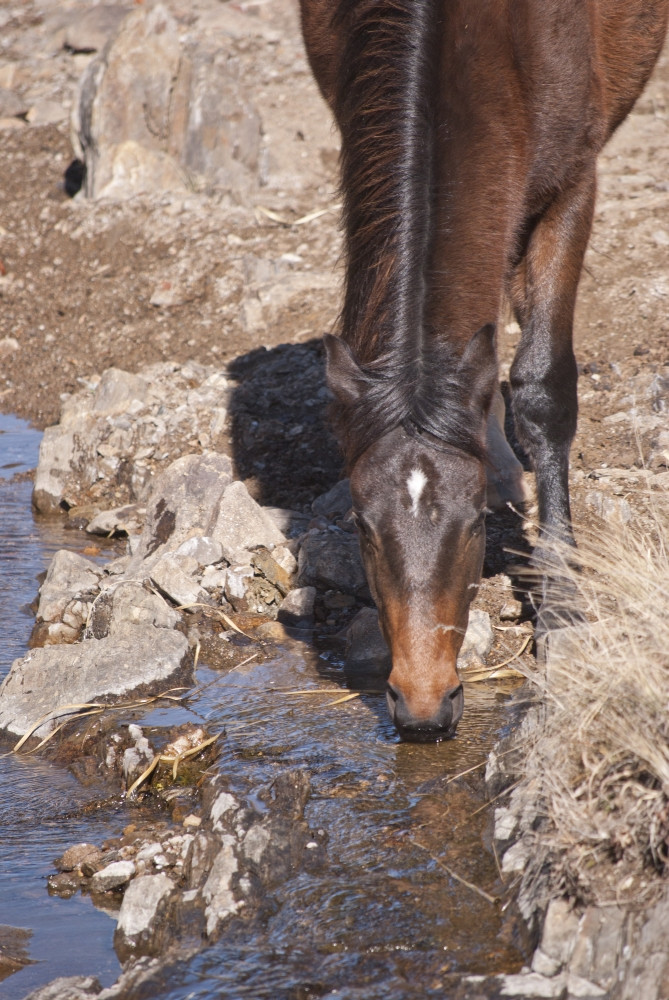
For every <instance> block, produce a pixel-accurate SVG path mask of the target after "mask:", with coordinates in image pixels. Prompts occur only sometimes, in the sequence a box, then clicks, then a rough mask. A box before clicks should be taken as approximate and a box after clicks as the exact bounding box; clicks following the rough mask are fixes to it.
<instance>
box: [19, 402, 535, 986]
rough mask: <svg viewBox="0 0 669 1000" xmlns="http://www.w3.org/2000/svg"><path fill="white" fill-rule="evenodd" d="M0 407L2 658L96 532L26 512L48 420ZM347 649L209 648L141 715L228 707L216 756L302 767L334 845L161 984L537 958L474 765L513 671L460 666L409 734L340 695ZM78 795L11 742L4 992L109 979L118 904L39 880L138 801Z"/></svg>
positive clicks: (257, 772)
mask: <svg viewBox="0 0 669 1000" xmlns="http://www.w3.org/2000/svg"><path fill="white" fill-rule="evenodd" d="M0 421H1V422H0V477H2V478H0V510H1V511H2V516H3V521H2V529H0V535H1V536H2V542H1V543H0V560H1V562H2V565H1V566H0V612H1V613H2V617H1V618H0V621H2V622H3V623H4V624H3V633H4V634H3V641H2V648H1V650H0V674H4V673H5V672H6V671H7V669H8V668H9V666H10V664H11V661H12V659H13V658H14V657H16V656H19V655H22V653H23V652H24V650H25V646H26V642H27V638H28V635H29V632H30V628H31V618H30V617H29V616H28V615H27V614H26V613H25V612H24V611H22V610H21V609H22V607H24V606H25V605H27V604H29V603H30V602H31V601H32V600H33V599H34V597H35V593H36V590H37V581H36V576H37V574H38V573H39V572H41V571H42V570H43V569H45V568H46V565H47V563H48V560H49V557H50V555H51V553H52V552H53V551H54V550H55V549H56V548H60V547H64V546H67V547H68V548H75V549H78V550H79V551H81V550H82V549H83V548H84V547H85V546H86V544H87V543H86V540H85V538H84V539H82V536H81V535H79V534H78V533H77V532H72V531H64V530H63V529H62V526H61V525H60V524H59V523H58V522H55V523H53V522H44V523H42V522H37V521H35V520H34V519H33V515H32V513H31V508H30V491H31V483H30V481H28V480H23V479H21V477H19V478H18V480H17V478H16V476H15V477H14V479H10V478H9V476H11V475H14V474H15V473H16V472H21V471H22V470H23V469H28V468H31V467H34V465H35V464H36V449H37V445H38V440H39V435H38V434H37V433H36V432H34V431H31V430H30V429H29V428H27V427H26V425H25V424H22V423H21V422H19V421H16V420H13V418H8V417H1V418H0ZM14 461H16V462H18V463H19V464H18V466H15V467H13V468H8V464H9V463H11V462H14ZM253 652H254V647H253V646H250V647H249V654H248V655H249V657H251V656H252V654H253ZM338 655H339V654H337V652H336V651H333V650H326V651H325V652H322V651H321V652H320V653H319V652H318V651H316V650H315V649H314V648H313V647H312V646H311V645H308V644H306V643H304V644H303V643H299V642H295V643H293V644H292V645H291V646H290V648H285V649H281V650H280V651H278V652H277V654H276V656H273V657H272V658H271V659H269V660H267V659H264V660H263V659H260V658H252V659H249V660H248V662H247V663H245V664H244V665H242V666H239V667H237V668H235V669H234V670H233V671H231V672H229V673H227V674H221V673H218V672H216V671H214V670H212V669H210V668H208V667H207V666H206V665H203V666H201V667H200V669H199V671H198V678H197V680H198V684H199V686H201V688H202V690H201V693H200V694H199V695H198V696H197V698H193V699H191V700H190V701H189V702H188V703H187V704H185V705H182V706H180V707H176V708H165V709H163V708H157V709H154V710H153V711H151V712H150V714H149V715H147V716H146V718H145V719H144V720H143V724H145V725H148V726H156V725H167V724H169V725H171V724H174V723H178V722H182V721H185V720H187V719H192V720H194V721H195V720H197V721H202V720H204V721H206V722H207V724H208V725H209V726H210V727H211V728H212V730H218V729H220V728H221V727H224V728H225V731H226V734H227V736H226V738H225V739H224V740H222V741H221V747H222V751H221V756H220V758H219V761H218V763H217V766H218V767H219V768H220V769H221V770H222V771H223V772H224V773H225V774H226V777H227V779H228V781H229V784H230V788H231V790H232V791H237V792H239V793H240V794H242V795H243V794H246V795H252V794H253V789H254V788H257V786H258V785H259V784H260V783H263V782H265V781H267V780H268V779H269V778H271V776H272V775H273V773H274V772H275V771H276V770H277V769H278V768H286V767H301V768H304V769H305V770H306V771H308V773H309V775H310V777H311V781H312V796H311V799H310V801H309V803H308V805H307V819H308V822H309V824H310V826H311V827H312V828H313V829H316V830H321V829H322V830H324V831H325V833H326V835H327V837H328V847H327V862H326V863H325V864H324V865H322V866H320V867H315V866H310V867H308V869H307V870H303V871H301V872H300V873H298V874H296V875H295V876H294V877H293V878H291V879H290V880H289V881H288V882H287V883H285V884H284V885H282V886H281V887H280V889H279V890H278V891H277V893H276V898H275V899H273V900H272V901H271V905H268V907H266V908H265V911H264V914H263V916H262V919H261V918H257V919H252V920H239V921H237V922H236V923H233V924H232V925H231V926H230V928H229V931H228V932H227V933H226V934H225V935H224V938H223V940H222V941H221V942H219V943H218V944H216V945H214V946H213V947H211V948H209V949H206V950H204V951H203V952H202V953H200V954H199V955H197V956H196V957H195V958H194V959H192V960H191V961H190V962H187V963H184V964H183V965H182V966H180V967H179V969H178V971H177V972H174V971H172V973H171V974H170V976H169V978H168V980H166V982H165V983H164V988H163V989H162V990H161V991H160V993H158V994H156V997H161V998H164V1000H167V998H170V1000H186V998H189V1000H190V998H193V1000H194V998H202V1000H205V998H206V1000H213V998H229V1000H236V998H242V997H244V998H246V997H248V998H268V1000H269V998H271V1000H284V998H285V1000H306V998H309V997H320V996H325V995H330V994H333V995H334V994H336V996H337V997H338V998H346V997H350V998H353V997H363V996H364V997H366V998H367V997H370V996H373V997H374V998H389V1000H390V998H393V1000H404V998H406V997H410V996H416V997H430V996H435V997H437V996H439V997H443V996H445V995H448V990H447V989H446V988H445V984H446V983H447V982H448V981H449V977H451V976H457V975H458V974H462V973H463V972H469V973H478V974H485V973H493V972H501V971H504V972H512V971H516V970H517V969H518V968H519V967H520V965H521V964H522V962H523V959H524V958H526V955H524V954H522V953H521V951H519V950H518V949H519V946H518V943H517V940H516V925H515V920H514V918H513V917H512V916H511V913H510V910H509V909H506V908H505V904H504V899H503V897H504V890H505V887H504V885H503V883H502V882H501V880H500V877H499V873H498V869H497V866H496V862H495V858H494V854H493V853H492V850H491V848H490V844H489V833H490V812H491V809H490V808H489V807H488V806H487V805H486V797H485V791H484V788H483V783H482V773H483V768H482V766H480V765H481V764H482V763H483V762H484V760H485V758H486V755H487V753H488V751H489V749H490V748H491V746H492V745H493V743H494V742H495V740H496V739H497V738H498V737H499V736H500V734H501V733H502V732H503V731H504V730H505V728H507V727H508V726H509V725H510V724H511V721H512V716H511V710H510V709H509V707H508V703H509V691H508V689H505V688H502V687H493V686H491V685H468V686H467V688H466V693H465V697H466V709H465V716H464V719H463V722H462V723H461V726H460V731H459V733H458V736H457V738H456V739H454V740H452V741H450V742H448V743H442V744H439V745H436V746H434V745H432V746H414V745H409V744H401V743H399V742H398V740H397V737H396V735H395V732H394V729H393V727H392V725H391V723H390V720H389V718H388V715H387V710H386V706H385V697H383V696H378V695H374V694H363V695H361V696H360V697H358V698H356V699H353V700H349V701H345V702H340V703H339V704H333V702H334V701H336V700H337V698H338V696H339V695H338V694H337V693H329V692H332V689H335V690H336V691H337V692H340V693H345V691H342V690H341V689H342V687H343V681H342V672H341V664H340V663H339V661H338ZM318 689H321V690H322V693H318V694H313V695H311V694H310V695H296V694H291V693H290V692H294V691H304V690H311V691H316V690H318ZM86 803H87V795H86V790H85V789H83V788H82V787H81V786H79V785H78V783H77V782H76V781H75V779H74V778H73V777H71V776H70V775H69V773H68V772H65V771H62V770H60V769H57V768H55V767H54V766H52V765H48V764H46V763H44V762H40V761H39V760H38V759H36V758H34V757H33V758H30V757H29V758H20V759H17V758H16V757H13V756H5V757H3V758H1V759H0V837H1V838H2V846H3V850H2V851H1V852H0V924H9V925H12V926H15V927H16V926H20V927H25V928H29V929H31V930H32V933H33V936H32V939H31V941H30V943H29V946H28V949H29V954H30V956H31V958H32V959H33V960H34V962H35V963H36V964H33V965H29V966H27V967H26V968H25V969H23V970H22V971H21V972H18V973H16V974H14V975H12V976H10V977H9V978H8V979H6V980H5V981H4V982H3V983H2V987H1V989H2V995H3V996H4V997H6V998H7V1000H18V998H21V997H23V996H25V994H26V993H27V992H28V991H29V990H30V989H32V988H34V987H35V986H36V985H38V984H39V983H42V982H46V981H48V980H50V979H52V978H54V977H55V976H57V975H65V974H69V975H72V974H75V973H90V974H95V975H97V976H98V978H99V979H100V980H101V982H103V984H108V983H110V982H112V981H113V979H114V978H115V977H116V975H117V974H118V971H119V967H118V963H117V961H116V958H115V956H114V952H113V950H112V934H113V929H114V922H113V920H112V919H111V918H110V917H109V916H107V915H106V914H104V913H102V912H100V911H98V910H96V909H95V908H94V907H93V905H92V904H91V902H90V900H89V899H88V898H87V897H82V896H80V895H78V896H75V897H73V898H71V899H69V900H61V899H58V898H52V897H49V896H48V894H47V889H46V877H47V876H48V874H49V873H50V872H51V871H53V859H54V858H55V857H57V856H58V854H60V853H62V850H63V849H64V848H65V847H67V846H69V845H70V844H73V843H75V842H77V841H79V840H84V839H86V840H90V841H93V842H94V843H98V844H99V843H101V841H102V840H104V838H105V837H106V836H109V835H110V834H112V833H119V832H120V830H121V829H122V827H123V826H124V825H125V824H126V823H127V822H128V821H129V815H130V813H129V811H128V810H127V809H126V808H125V807H124V808H122V809H121V808H119V809H116V810H110V809H107V810H105V809H104V808H101V809H94V810H93V811H87V810H86Z"/></svg>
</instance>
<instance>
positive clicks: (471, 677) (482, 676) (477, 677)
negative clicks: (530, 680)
mask: <svg viewBox="0 0 669 1000" xmlns="http://www.w3.org/2000/svg"><path fill="white" fill-rule="evenodd" d="M531 641H532V635H527V636H525V638H524V640H523V642H522V644H521V646H520V649H518V650H517V652H515V653H514V654H513V656H510V657H509V658H508V659H507V660H502V662H501V663H494V664H493V665H492V666H490V667H475V668H474V669H473V670H464V671H463V680H465V681H470V682H471V683H475V682H477V681H489V680H503V679H505V678H508V677H525V676H526V675H525V673H524V671H522V670H516V669H514V668H511V669H509V667H508V665H509V663H513V661H514V660H517V659H518V658H519V657H520V656H522V655H523V653H524V652H525V650H526V649H527V647H528V646H529V644H530V642H531Z"/></svg>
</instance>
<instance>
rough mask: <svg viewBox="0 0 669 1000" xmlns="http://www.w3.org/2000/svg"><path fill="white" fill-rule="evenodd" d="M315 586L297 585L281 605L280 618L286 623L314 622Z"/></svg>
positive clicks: (304, 623)
mask: <svg viewBox="0 0 669 1000" xmlns="http://www.w3.org/2000/svg"><path fill="white" fill-rule="evenodd" d="M315 600H316V588H315V587H296V588H295V589H294V590H291V591H290V592H289V593H288V594H287V595H286V597H284V599H283V600H282V602H281V604H280V605H279V613H278V616H277V617H278V619H279V621H280V622H281V623H282V624H284V625H307V624H311V623H312V622H313V617H314V601H315Z"/></svg>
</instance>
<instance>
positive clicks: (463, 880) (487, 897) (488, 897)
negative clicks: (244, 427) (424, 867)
mask: <svg viewBox="0 0 669 1000" xmlns="http://www.w3.org/2000/svg"><path fill="white" fill-rule="evenodd" d="M411 843H412V844H414V845H415V846H416V847H420V849H421V851H425V852H426V854H428V855H429V857H430V859H431V860H432V861H434V863H435V865H437V867H439V868H441V869H442V870H443V871H445V872H446V874H447V875H450V876H451V878H454V879H455V881H456V882H459V883H460V885H464V886H465V888H467V889H471V891H472V892H475V893H476V894H477V895H478V896H481V898H482V899H485V900H487V902H488V903H492V904H493V906H494V905H495V904H496V903H499V899H498V898H497V897H496V896H491V895H490V893H488V892H486V891H485V889H480V888H479V887H478V886H477V885H474V883H473V882H468V881H467V879H466V878H463V877H462V875H458V873H457V872H454V871H453V869H452V868H449V867H448V865H447V864H444V862H443V861H440V860H439V858H435V856H434V854H432V852H431V851H430V850H429V849H428V848H427V847H426V846H425V844H419V842H418V841H417V840H412V841H411Z"/></svg>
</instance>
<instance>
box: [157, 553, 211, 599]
mask: <svg viewBox="0 0 669 1000" xmlns="http://www.w3.org/2000/svg"><path fill="white" fill-rule="evenodd" d="M197 569H198V564H197V560H196V559H193V558H192V557H189V556H186V557H183V558H181V559H179V558H178V557H177V556H176V555H172V554H170V553H166V554H165V555H163V556H161V557H160V559H159V560H158V562H157V563H156V564H155V565H154V566H153V568H152V570H151V579H152V581H153V582H154V583H155V585H156V586H157V587H158V589H159V590H161V591H162V592H163V593H164V594H167V596H168V597H169V598H171V600H173V601H174V603H175V604H177V605H178V606H179V607H189V606H191V605H193V604H202V603H206V602H207V601H208V596H207V593H206V591H205V590H203V589H202V587H200V585H199V584H198V582H197V580H196V579H195V577H194V576H193V575H192V574H193V573H195V572H197Z"/></svg>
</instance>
